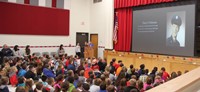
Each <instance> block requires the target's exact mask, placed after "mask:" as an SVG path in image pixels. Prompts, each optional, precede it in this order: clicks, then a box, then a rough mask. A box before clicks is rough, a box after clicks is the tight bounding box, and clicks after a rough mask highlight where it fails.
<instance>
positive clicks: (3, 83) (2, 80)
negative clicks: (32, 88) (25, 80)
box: [0, 76, 9, 85]
mask: <svg viewBox="0 0 200 92" xmlns="http://www.w3.org/2000/svg"><path fill="white" fill-rule="evenodd" d="M8 83H9V78H8V77H6V76H3V77H2V78H1V80H0V85H8Z"/></svg>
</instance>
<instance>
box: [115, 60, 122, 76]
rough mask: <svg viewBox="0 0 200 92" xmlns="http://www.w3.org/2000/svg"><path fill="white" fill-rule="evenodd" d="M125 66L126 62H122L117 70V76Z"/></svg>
mask: <svg viewBox="0 0 200 92" xmlns="http://www.w3.org/2000/svg"><path fill="white" fill-rule="evenodd" d="M123 66H124V64H122V63H121V64H120V66H119V67H118V68H117V70H116V76H119V74H120V72H121V70H122V67H123Z"/></svg>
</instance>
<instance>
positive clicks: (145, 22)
mask: <svg viewBox="0 0 200 92" xmlns="http://www.w3.org/2000/svg"><path fill="white" fill-rule="evenodd" d="M132 33H133V34H132V51H134V52H145V53H156V54H166V55H178V56H194V36H195V35H194V33H195V5H194V4H191V5H181V6H171V7H162V8H153V9H143V10H134V9H133V32H132Z"/></svg>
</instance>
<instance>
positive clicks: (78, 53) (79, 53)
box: [75, 43, 81, 57]
mask: <svg viewBox="0 0 200 92" xmlns="http://www.w3.org/2000/svg"><path fill="white" fill-rule="evenodd" d="M75 52H76V55H77V56H78V57H80V55H81V47H80V44H79V43H77V45H76V48H75Z"/></svg>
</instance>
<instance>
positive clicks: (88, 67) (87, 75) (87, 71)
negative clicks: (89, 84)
mask: <svg viewBox="0 0 200 92" xmlns="http://www.w3.org/2000/svg"><path fill="white" fill-rule="evenodd" d="M90 66H91V64H88V66H87V67H86V68H85V72H84V77H85V78H89V77H90V75H89V72H90V71H92V69H91V68H90Z"/></svg>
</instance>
